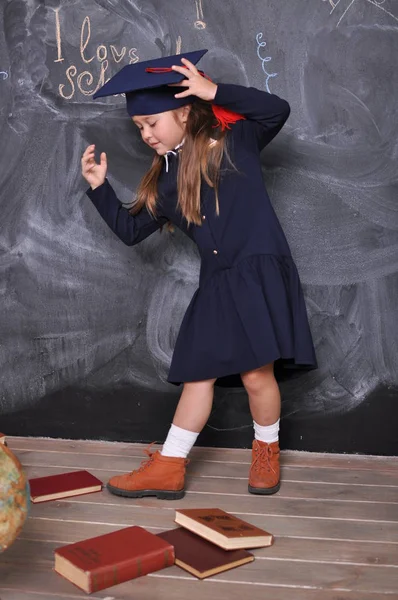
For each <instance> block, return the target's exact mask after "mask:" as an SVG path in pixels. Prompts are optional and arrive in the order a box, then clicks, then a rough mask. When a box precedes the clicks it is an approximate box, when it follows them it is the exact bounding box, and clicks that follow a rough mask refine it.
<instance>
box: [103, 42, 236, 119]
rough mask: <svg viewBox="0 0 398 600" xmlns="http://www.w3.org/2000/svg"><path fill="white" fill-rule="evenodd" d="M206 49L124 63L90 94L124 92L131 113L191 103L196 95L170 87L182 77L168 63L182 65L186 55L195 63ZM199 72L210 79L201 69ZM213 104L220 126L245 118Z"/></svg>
mask: <svg viewBox="0 0 398 600" xmlns="http://www.w3.org/2000/svg"><path fill="white" fill-rule="evenodd" d="M206 52H207V50H195V51H194V52H185V53H183V54H174V55H173V56H162V57H161V58H155V59H152V60H146V61H142V62H137V63H135V64H132V65H126V66H125V67H123V68H122V69H121V70H120V71H118V72H117V73H116V75H114V76H113V77H112V78H111V79H110V80H109V81H108V82H107V83H105V85H103V86H102V87H101V88H100V89H99V90H98V91H97V92H96V93H95V94H94V95H93V98H94V99H96V98H103V97H105V96H114V95H116V94H125V95H126V103H127V112H128V114H129V115H130V116H131V117H133V116H135V115H154V114H158V113H161V112H166V111H168V110H173V109H176V108H180V107H181V106H185V105H186V104H192V103H193V102H195V100H196V99H197V97H196V96H192V95H191V96H186V97H185V98H176V97H175V94H176V93H178V90H177V89H176V88H175V87H169V85H170V84H171V83H180V82H181V81H183V80H184V79H185V77H184V75H182V74H181V73H178V72H177V71H173V69H172V68H171V67H172V66H173V65H180V66H184V65H182V64H181V58H187V59H188V60H189V61H190V62H191V63H193V64H194V65H196V64H197V63H198V62H199V60H200V59H201V58H202V56H204V54H206ZM199 72H200V73H201V75H203V76H204V77H206V78H207V79H210V77H208V76H207V75H205V74H204V73H203V71H199ZM210 81H211V80H210ZM212 108H213V113H214V115H215V118H216V120H217V125H220V126H221V127H222V129H223V130H224V129H225V128H229V123H235V122H236V121H237V120H239V119H244V117H243V116H241V115H238V114H237V113H233V112H231V111H229V110H227V109H224V108H222V107H221V106H216V105H214V104H213V105H212ZM217 125H216V126H217Z"/></svg>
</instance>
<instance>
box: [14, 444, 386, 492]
mask: <svg viewBox="0 0 398 600" xmlns="http://www.w3.org/2000/svg"><path fill="white" fill-rule="evenodd" d="M15 454H16V456H18V458H19V460H20V461H21V462H22V463H23V464H24V465H27V466H43V467H45V466H46V467H53V468H58V469H60V470H63V469H70V470H72V469H75V468H81V469H87V470H91V469H96V470H97V471H99V472H100V471H106V472H109V471H112V470H113V471H114V472H115V473H123V472H128V471H132V470H133V469H136V468H138V467H139V465H140V463H141V461H142V460H143V459H144V456H143V455H141V456H139V457H138V456H137V457H126V456H117V455H113V454H111V455H110V456H103V455H102V454H91V453H90V454H81V453H79V452H64V453H63V452H54V451H52V452H48V451H37V450H15ZM104 466H106V468H104ZM248 472H249V464H248V463H241V462H238V463H221V462H219V461H218V462H212V461H199V460H196V459H192V460H191V462H190V465H189V467H188V474H189V475H190V476H193V477H199V476H201V477H222V478H228V477H229V478H232V479H237V480H239V479H242V480H247V477H248ZM282 479H283V482H284V483H289V482H291V483H295V482H297V481H306V482H308V483H311V484H317V483H326V484H328V485H330V484H332V483H341V484H346V485H349V486H351V487H356V485H357V484H362V485H364V484H368V486H369V487H370V486H373V487H375V488H376V489H377V487H379V486H383V485H384V486H391V489H392V491H393V493H396V494H397V497H398V465H397V469H396V470H395V471H391V470H390V471H376V470H364V469H360V470H355V469H351V470H347V469H325V468H316V467H312V468H307V469H306V468H301V467H289V466H286V465H285V466H284V467H282Z"/></svg>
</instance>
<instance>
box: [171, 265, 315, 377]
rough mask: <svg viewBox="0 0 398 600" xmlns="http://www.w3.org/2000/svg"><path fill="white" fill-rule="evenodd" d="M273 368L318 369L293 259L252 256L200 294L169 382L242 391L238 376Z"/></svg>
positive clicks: (222, 273)
mask: <svg viewBox="0 0 398 600" xmlns="http://www.w3.org/2000/svg"><path fill="white" fill-rule="evenodd" d="M270 362H275V365H274V366H275V369H276V370H277V371H278V372H281V371H282V372H283V371H285V372H286V369H289V370H291V369H304V370H310V369H316V368H317V361H316V356H315V350H314V345H313V341H312V336H311V331H310V327H309V322H308V317H307V311H306V306H305V301H304V295H303V291H302V287H301V283H300V278H299V274H298V271H297V267H296V265H295V263H294V261H293V258H292V257H291V256H277V255H273V254H261V255H256V256H250V257H248V258H246V259H244V260H242V261H241V262H239V263H238V264H237V265H235V266H234V267H232V268H229V269H223V270H219V271H217V272H216V273H214V274H213V275H212V276H211V277H210V278H209V279H208V280H207V281H205V283H204V284H203V285H201V286H200V287H199V288H198V289H197V291H196V292H195V294H194V296H193V297H192V300H191V302H190V304H189V306H188V308H187V311H186V313H185V316H184V319H183V321H182V324H181V327H180V331H179V334H178V337H177V340H176V344H175V348H174V353H173V358H172V362H171V366H170V371H169V375H168V381H169V382H170V383H173V384H176V385H179V384H180V383H182V382H188V381H202V380H205V379H213V378H217V381H216V385H228V386H240V385H242V381H241V378H240V373H242V372H245V371H250V370H252V369H257V368H259V367H261V366H263V365H266V364H268V363H270Z"/></svg>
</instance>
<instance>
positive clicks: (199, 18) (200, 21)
mask: <svg viewBox="0 0 398 600" xmlns="http://www.w3.org/2000/svg"><path fill="white" fill-rule="evenodd" d="M195 4H196V21H195V27H196V29H206V23H205V21H204V17H203V6H202V0H195Z"/></svg>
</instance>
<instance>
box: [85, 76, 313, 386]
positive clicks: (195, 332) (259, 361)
mask: <svg viewBox="0 0 398 600" xmlns="http://www.w3.org/2000/svg"><path fill="white" fill-rule="evenodd" d="M213 102H214V104H217V105H220V106H223V107H225V108H228V109H230V110H232V111H234V112H237V113H239V114H241V115H244V116H245V117H246V120H241V121H238V122H236V123H235V124H234V125H232V126H231V131H229V132H228V134H227V141H228V149H229V153H230V156H231V159H232V161H233V163H234V164H235V166H236V167H237V171H235V170H232V169H231V168H229V169H228V170H227V171H226V172H225V173H224V175H223V176H222V178H221V181H220V186H219V205H220V214H219V216H217V215H216V210H215V199H214V191H213V189H212V188H210V187H209V186H208V185H207V183H206V182H205V181H202V190H201V212H202V224H201V225H200V226H198V225H190V226H189V227H188V226H187V223H186V220H185V219H184V218H183V216H182V214H181V212H180V211H179V210H178V209H177V205H176V203H177V168H178V154H177V155H176V156H174V155H173V154H170V155H169V156H168V170H167V171H166V161H165V166H164V168H163V171H162V173H161V175H160V178H159V187H158V192H159V201H158V209H157V211H158V212H157V217H156V219H154V218H153V217H152V216H151V215H150V214H149V213H148V211H147V210H146V208H143V209H142V210H141V211H140V212H139V213H138V214H137V215H135V216H132V215H131V214H130V213H129V212H128V210H127V209H126V208H125V207H123V205H122V204H121V202H120V201H119V200H118V199H117V197H116V195H115V192H114V190H113V189H112V187H111V185H110V184H109V182H108V180H106V181H105V183H104V184H102V185H101V186H99V187H98V188H96V189H95V190H91V189H90V190H88V192H87V194H88V196H89V198H90V199H91V201H92V202H93V204H94V206H95V207H96V208H97V210H98V211H99V213H100V215H101V216H102V218H103V219H104V220H105V221H106V223H107V224H108V225H109V227H110V228H111V229H112V231H113V232H114V233H115V234H116V235H117V236H118V237H119V238H120V239H121V240H122V241H123V242H124V243H125V244H127V245H129V246H132V245H134V244H137V243H138V242H140V241H142V240H143V239H145V238H146V237H147V236H149V235H150V234H151V233H153V232H154V231H156V230H157V229H159V228H160V227H161V226H162V225H164V224H165V223H167V222H168V221H171V222H172V223H173V224H174V225H176V226H177V227H179V228H180V229H181V230H182V231H183V232H184V233H186V234H187V235H188V236H189V237H190V238H191V239H192V240H193V241H194V242H195V243H196V244H197V246H198V249H199V253H200V256H201V269H200V279H199V287H198V289H197V290H196V292H195V294H194V295H193V298H192V300H191V302H190V304H189V306H188V308H187V311H186V313H185V316H184V319H183V321H182V324H181V328H180V331H179V334H178V337H177V341H176V345H175V348H174V353H173V358H172V362H171V366H170V371H169V375H168V381H169V382H170V383H174V384H180V383H181V382H187V381H199V380H204V379H212V378H217V383H218V384H220V385H241V380H240V375H239V374H240V373H242V372H244V371H249V370H252V369H256V368H258V367H261V366H262V365H266V364H268V363H270V362H272V361H275V367H277V366H278V367H279V369H278V370H279V371H284V370H285V368H288V369H289V370H291V369H292V368H293V369H306V370H308V369H314V368H316V367H317V361H316V356H315V351H314V346H313V341H312V337H311V331H310V328H309V324H308V318H307V312H306V306H305V302H304V297H303V292H302V288H301V283H300V279H299V275H298V272H297V268H296V265H295V263H294V261H293V258H292V255H291V252H290V249H289V246H288V243H287V240H286V238H285V235H284V232H283V230H282V227H281V225H280V223H279V221H278V218H277V216H276V214H275V212H274V210H273V207H272V205H271V203H270V199H269V197H268V194H267V191H266V189H265V185H264V181H263V176H262V171H261V162H260V152H261V150H262V149H263V148H264V147H265V146H266V145H267V144H268V143H269V142H270V141H271V140H272V139H273V138H274V137H275V135H276V134H277V133H278V132H279V131H280V129H281V128H282V127H283V124H284V123H285V121H286V119H287V118H288V116H289V113H290V107H289V104H288V103H287V102H286V101H285V100H283V99H281V98H279V97H278V96H276V95H275V94H269V93H267V92H264V91H260V90H257V89H255V88H252V87H249V88H247V87H243V86H239V85H233V84H218V88H217V93H216V97H215V99H214V101H213ZM223 167H224V168H228V165H227V163H225V164H224V165H223ZM285 372H287V371H285Z"/></svg>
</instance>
